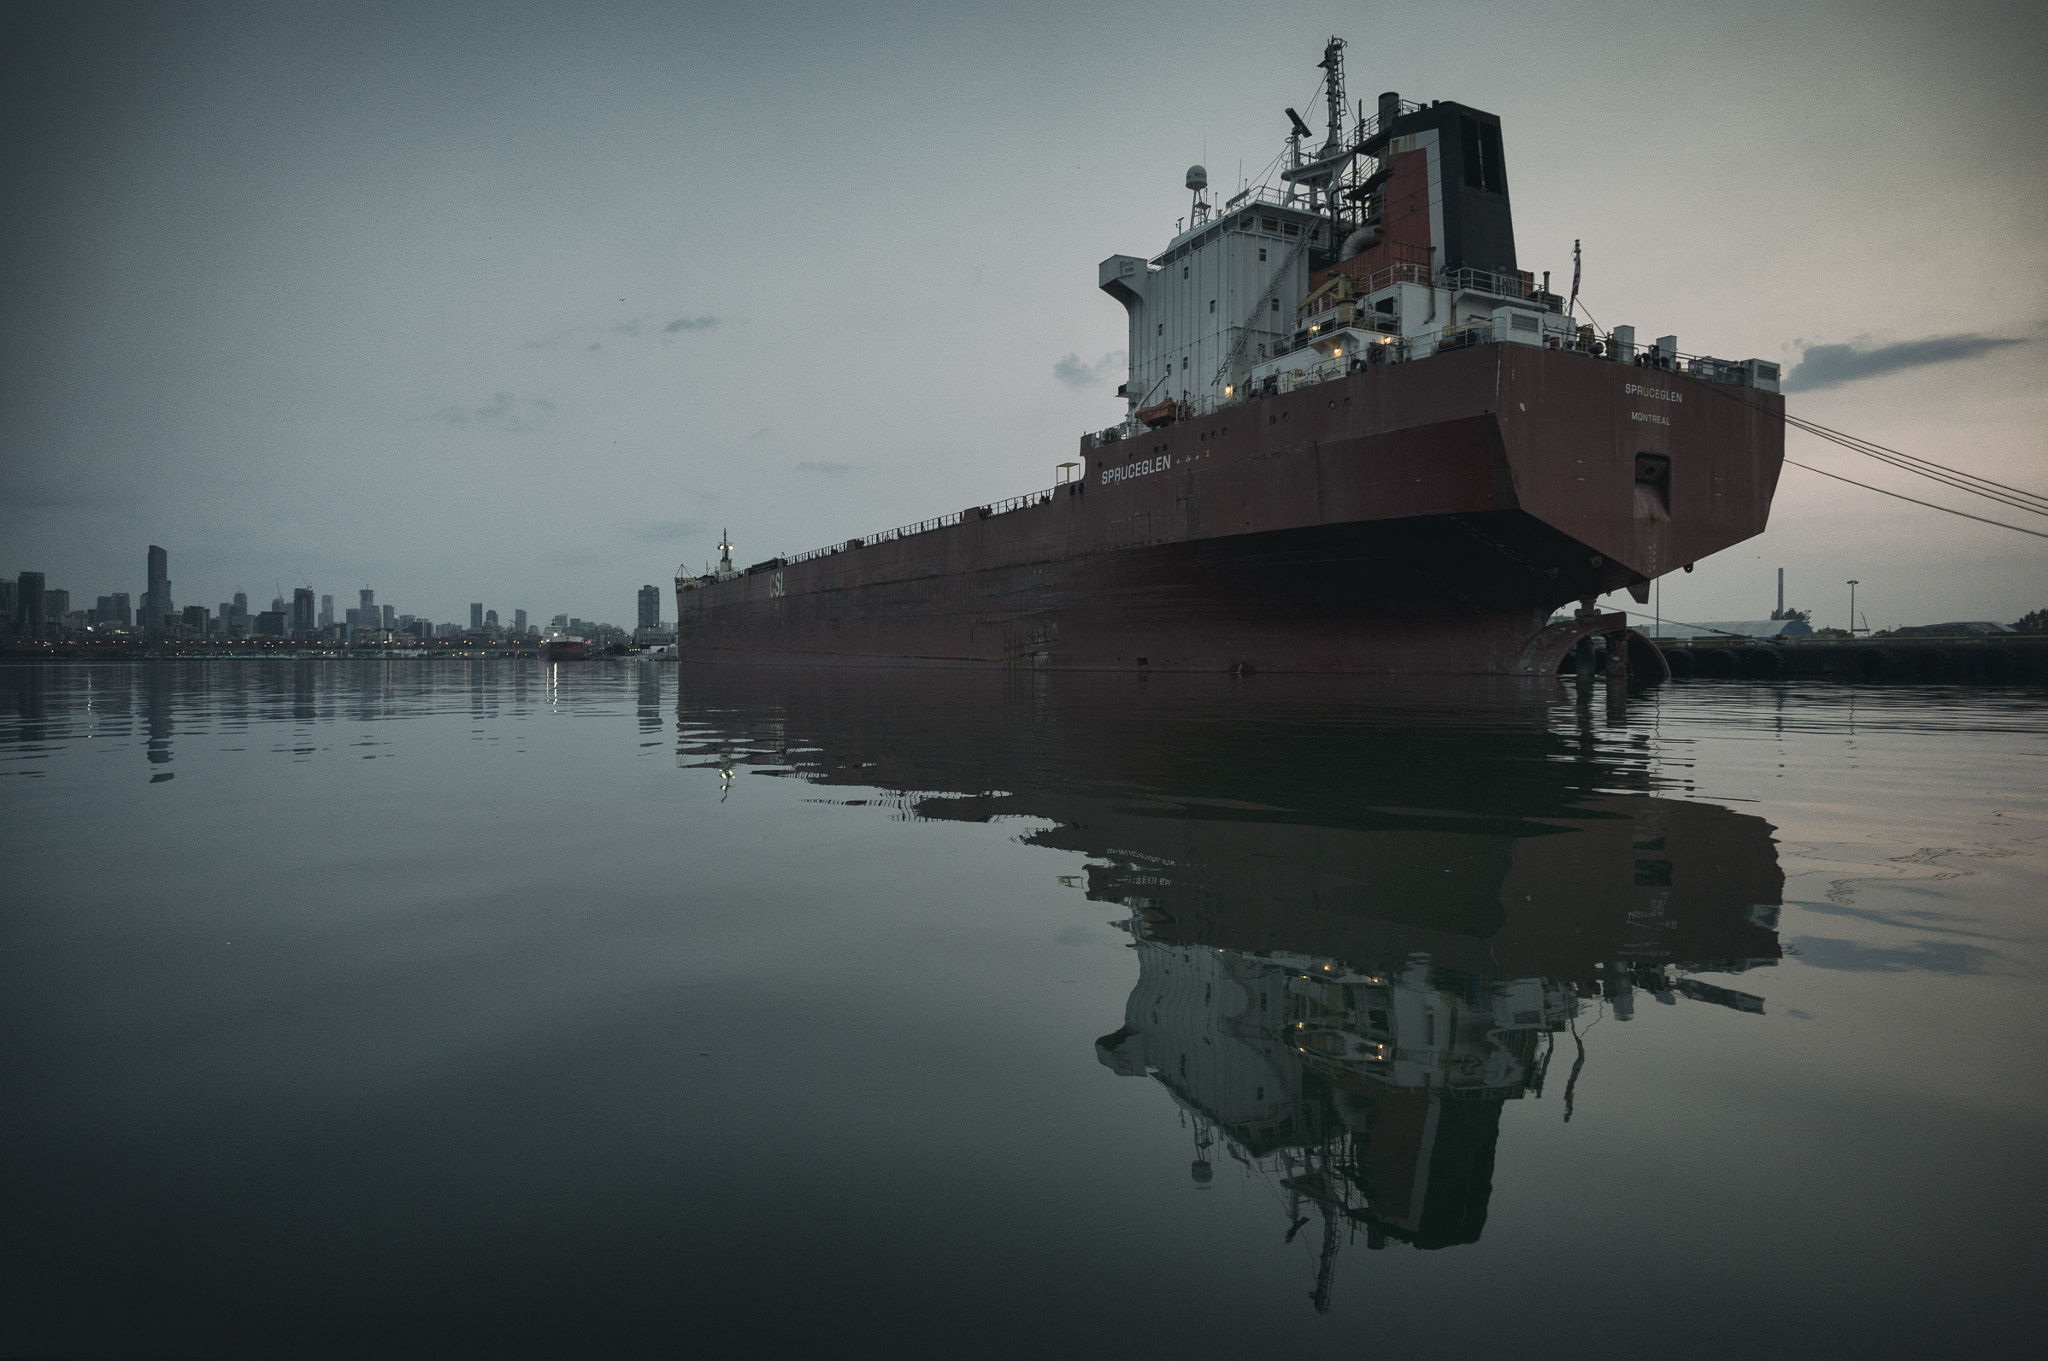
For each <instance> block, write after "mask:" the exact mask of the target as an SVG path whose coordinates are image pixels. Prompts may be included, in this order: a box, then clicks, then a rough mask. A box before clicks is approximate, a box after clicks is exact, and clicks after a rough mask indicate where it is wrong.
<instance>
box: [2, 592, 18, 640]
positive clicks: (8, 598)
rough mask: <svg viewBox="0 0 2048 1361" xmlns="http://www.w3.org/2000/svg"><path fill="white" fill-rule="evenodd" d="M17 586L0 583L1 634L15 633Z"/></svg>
mask: <svg viewBox="0 0 2048 1361" xmlns="http://www.w3.org/2000/svg"><path fill="white" fill-rule="evenodd" d="M18 589H19V588H18V587H17V585H16V584H15V583H14V582H12V581H0V633H13V632H14V625H15V618H14V609H15V600H16V598H17V591H18Z"/></svg>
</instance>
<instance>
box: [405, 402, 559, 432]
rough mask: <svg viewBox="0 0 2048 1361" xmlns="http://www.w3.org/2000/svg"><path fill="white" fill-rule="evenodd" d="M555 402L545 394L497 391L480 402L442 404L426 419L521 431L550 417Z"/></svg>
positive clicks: (533, 426)
mask: <svg viewBox="0 0 2048 1361" xmlns="http://www.w3.org/2000/svg"><path fill="white" fill-rule="evenodd" d="M554 414H555V404H554V403H553V402H551V401H549V400H548V399H547V398H545V397H514V396H513V395H512V394H511V393H509V392H500V393H498V394H497V395H495V396H493V397H492V398H491V400H490V401H489V402H487V403H485V404H484V405H482V406H475V407H470V406H444V407H442V408H441V409H440V410H439V411H436V412H435V413H434V414H433V415H431V416H429V417H427V418H426V419H428V420H432V421H439V422H440V423H441V424H443V425H449V426H453V427H455V428H456V429H458V430H461V429H466V428H467V427H469V426H471V425H474V426H476V427H477V428H478V429H480V430H501V431H504V432H505V433H507V434H512V435H525V434H530V433H532V432H533V431H535V430H538V429H540V428H541V427H542V426H544V425H546V424H547V423H548V422H549V421H550V420H552V419H553V418H554Z"/></svg>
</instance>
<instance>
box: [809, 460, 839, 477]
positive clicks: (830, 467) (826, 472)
mask: <svg viewBox="0 0 2048 1361" xmlns="http://www.w3.org/2000/svg"><path fill="white" fill-rule="evenodd" d="M796 470H797V471H798V472H800V473H817V474H819V475H821V476H823V477H844V476H846V475H847V474H848V473H850V472H852V471H853V465H852V464H851V463H817V462H812V461H810V460H806V461H804V462H802V463H799V464H797V465H796Z"/></svg>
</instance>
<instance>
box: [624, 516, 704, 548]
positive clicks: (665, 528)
mask: <svg viewBox="0 0 2048 1361" xmlns="http://www.w3.org/2000/svg"><path fill="white" fill-rule="evenodd" d="M626 532H627V533H629V534H631V535H632V536H633V537H634V538H636V539H638V540H640V541H641V542H642V543H666V542H668V541H669V540H671V539H689V538H695V537H696V536H697V535H699V534H702V533H704V532H705V529H704V522H703V521H702V520H650V521H648V522H647V523H646V524H641V525H634V526H632V527H631V528H630V529H628V530H627V531H626Z"/></svg>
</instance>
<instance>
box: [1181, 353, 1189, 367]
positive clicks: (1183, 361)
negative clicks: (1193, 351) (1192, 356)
mask: <svg viewBox="0 0 2048 1361" xmlns="http://www.w3.org/2000/svg"><path fill="white" fill-rule="evenodd" d="M1180 366H1181V367H1182V368H1186V367H1187V366H1188V357H1187V356H1186V355H1182V356H1181V357H1180Z"/></svg>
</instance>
